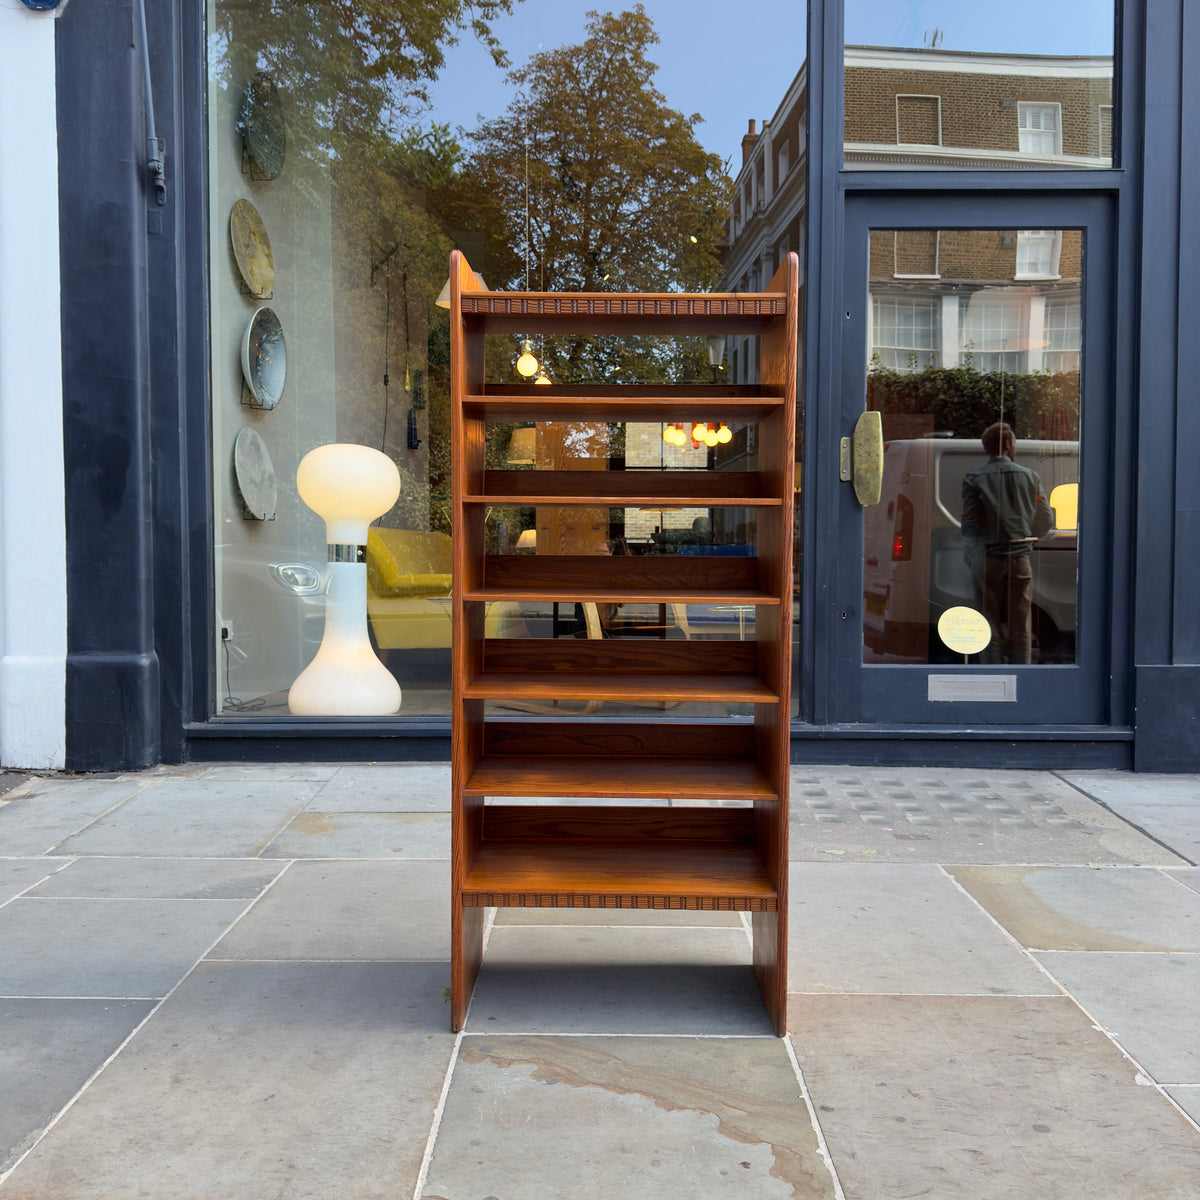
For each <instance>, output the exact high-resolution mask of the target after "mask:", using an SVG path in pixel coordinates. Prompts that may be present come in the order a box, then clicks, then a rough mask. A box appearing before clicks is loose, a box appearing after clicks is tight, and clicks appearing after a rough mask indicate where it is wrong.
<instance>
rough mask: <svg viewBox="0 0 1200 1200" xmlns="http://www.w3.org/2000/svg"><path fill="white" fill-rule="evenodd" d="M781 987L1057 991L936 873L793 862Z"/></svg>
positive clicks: (917, 867) (917, 866) (924, 867)
mask: <svg viewBox="0 0 1200 1200" xmlns="http://www.w3.org/2000/svg"><path fill="white" fill-rule="evenodd" d="M1181 890H1182V889H1181ZM788 990H789V991H790V992H818V993H828V992H850V993H862V992H878V993H898V994H933V995H984V996H988V995H1047V994H1053V992H1054V985H1053V984H1052V983H1051V982H1050V981H1049V980H1048V979H1047V978H1046V976H1045V975H1044V974H1043V972H1041V971H1039V970H1038V968H1037V966H1036V964H1034V963H1033V962H1031V961H1030V960H1029V957H1028V956H1027V955H1026V954H1024V953H1022V951H1021V949H1020V947H1018V946H1017V945H1015V944H1014V943H1013V941H1012V939H1011V938H1009V937H1008V936H1006V935H1005V933H1004V932H1003V930H1001V929H998V928H997V927H996V925H995V923H994V922H993V921H992V920H991V919H990V918H989V917H988V916H987V914H986V913H984V912H981V911H980V909H979V907H978V906H977V905H976V904H975V903H974V902H973V901H972V900H971V898H970V897H969V896H966V895H964V894H963V892H962V890H961V889H960V888H958V887H957V886H956V885H955V883H954V881H953V880H952V879H951V878H950V877H949V876H947V875H946V873H945V872H944V871H943V870H942V869H941V868H940V867H937V866H933V865H931V864H924V863H876V864H875V865H874V866H863V865H861V864H857V863H844V864H843V863H797V864H795V865H794V866H793V867H792V870H791V874H790V881H789V910H788Z"/></svg>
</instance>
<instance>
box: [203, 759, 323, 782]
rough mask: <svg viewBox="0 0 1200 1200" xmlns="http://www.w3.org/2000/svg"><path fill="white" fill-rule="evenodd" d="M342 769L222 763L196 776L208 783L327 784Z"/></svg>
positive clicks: (296, 764) (275, 764)
mask: <svg viewBox="0 0 1200 1200" xmlns="http://www.w3.org/2000/svg"><path fill="white" fill-rule="evenodd" d="M340 769H341V768H340V767H339V766H338V764H337V763H221V764H219V765H217V766H211V767H206V768H204V769H203V770H201V771H198V772H197V773H196V774H197V776H198V778H200V779H203V780H205V781H208V782H222V783H228V782H255V781H259V780H270V781H272V782H274V783H283V782H298V783H325V782H326V781H327V780H330V779H332V778H333V777H334V776H335V775H336V774H337V773H338V771H339V770H340Z"/></svg>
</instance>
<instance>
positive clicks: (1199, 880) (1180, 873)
mask: <svg viewBox="0 0 1200 1200" xmlns="http://www.w3.org/2000/svg"><path fill="white" fill-rule="evenodd" d="M1166 873H1167V874H1168V875H1170V877H1171V878H1172V879H1178V880H1179V882H1180V883H1182V884H1183V886H1184V887H1189V888H1191V889H1192V891H1193V892H1200V867H1179V868H1177V869H1175V870H1171V871H1167V872H1166Z"/></svg>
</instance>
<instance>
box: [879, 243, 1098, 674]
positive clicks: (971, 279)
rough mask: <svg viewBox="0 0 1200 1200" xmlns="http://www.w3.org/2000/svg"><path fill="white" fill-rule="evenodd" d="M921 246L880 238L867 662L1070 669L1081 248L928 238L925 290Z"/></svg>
mask: <svg viewBox="0 0 1200 1200" xmlns="http://www.w3.org/2000/svg"><path fill="white" fill-rule="evenodd" d="M911 232H912V231H898V230H890V229H875V230H872V231H871V250H870V282H869V288H870V301H871V303H870V309H869V311H870V313H871V323H870V332H869V344H868V359H869V361H868V370H867V408H868V409H873V410H876V411H878V412H880V413H881V414H882V420H883V437H884V455H883V493H882V499H881V501H880V503H879V504H877V505H873V506H871V507H869V508H866V509H864V512H863V519H864V555H865V561H864V567H863V661H864V662H867V663H950V662H957V663H963V662H967V663H982V664H994V663H1017V664H1025V663H1031V664H1032V663H1059V664H1061V663H1071V662H1074V661H1075V629H1076V609H1077V578H1078V559H1077V535H1078V524H1079V520H1078V513H1079V480H1080V462H1079V445H1080V441H1079V437H1080V432H1079V431H1080V417H1081V394H1080V374H1079V356H1080V347H1081V346H1082V341H1083V329H1082V323H1081V322H1082V306H1081V303H1080V296H1081V288H1082V284H1083V278H1082V272H1083V235H1082V233H1081V232H1080V231H1079V230H1074V229H1053V230H1016V229H1011V230H998V229H989V230H982V229H973V230H961V229H949V230H936V231H928V237H929V238H930V239H932V241H933V242H935V243H936V261H937V272H936V273H935V274H933V275H931V276H929V277H928V278H924V279H921V280H915V279H914V278H913V277H912V276H911V275H904V274H901V273H899V272H897V270H896V262H897V256H896V246H897V244H898V243H899V242H901V241H902V240H903V239H904V238H905V237H907V236H908V234H909V233H911ZM1023 247H1024V248H1023ZM951 610H955V611H953V612H952V615H951V617H949V618H944V614H946V613H947V612H950V611H951ZM972 631H974V636H975V638H976V639H977V640H975V641H973V640H972Z"/></svg>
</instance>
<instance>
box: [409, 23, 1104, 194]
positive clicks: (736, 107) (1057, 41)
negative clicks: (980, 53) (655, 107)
mask: <svg viewBox="0 0 1200 1200" xmlns="http://www.w3.org/2000/svg"><path fill="white" fill-rule="evenodd" d="M630 7H632V4H625V5H620V4H608V5H606V4H604V3H603V2H602V0H523V2H521V3H516V4H514V9H515V11H514V12H513V14H512V16H510V17H505V18H503V19H502V20H500V21H498V22H497V23H496V32H497V34H498V36H499V38H500V40H501V42H502V43H503V44H504V46H505V47H506V48H507V49H508V52H509V55H510V57H511V58H512V61H513V64H514V65H520V64H521V63H523V62H525V61H526V60H527V59H528V57H529V56H530V55H531V54H535V53H536V52H537V51H538V50H539V49H550V48H552V47H555V46H560V45H563V44H572V43H577V42H580V41H582V40H583V37H584V23H585V20H586V14H587V12H588V11H589V10H591V9H600V10H602V11H604V10H611V11H621V10H622V9H623V8H630ZM806 10H807V4H806V3H805V0H734V2H732V3H731V2H730V0H646V11H647V13H648V14H649V15H650V17H651V19H652V20H653V21H654V25H655V28H656V29H657V30H658V33H659V36H660V37H661V39H662V41H661V42H660V44H659V45H658V46H656V47H654V52H653V54H652V59H653V61H655V62H657V63H658V64H659V71H658V75H657V83H658V88H659V90H660V91H661V92H662V93H663V94H664V95H665V96H666V97H667V101H668V103H669V104H670V105H671V106H672V107H673V108H677V109H679V110H681V111H682V112H686V113H693V112H699V113H701V114H702V115H703V116H704V118H705V120H704V124H702V125H701V126H700V127H699V129H698V131H697V134H698V136H699V138H700V141H701V142H703V144H704V145H705V147H706V148H707V149H709V150H711V151H712V152H713V153H715V154H718V155H720V156H721V158H722V159H725V158H728V159H731V160H732V163H733V169H734V172H735V173H736V171H737V167H738V165H739V164H740V161H741V141H742V134H744V133H745V132H746V125H747V121H748V120H749V118H751V117H753V118H754V119H755V120H757V121H758V122H759V123H760V124H761V122H762V121H763V120H764V119H769V118H770V117H771V116H773V115H774V112H775V109H776V108H777V107H778V105H779V102H780V100H781V99H782V98H783V94H784V92H785V91H786V90H787V87H788V85H789V84H790V83H791V82H792V79H793V78H794V77H795V75H796V72H797V71H798V70H799V69H800V66H801V64H802V63H803V61H804V58H805V35H806V21H807V11H806ZM935 26H937V27H940V28H941V29H942V31H943V41H942V46H943V48H944V49H947V50H992V51H1002V52H1012V53H1026V54H1111V53H1112V27H1113V0H991V2H990V3H984V2H981V0H846V39H847V41H849V42H850V43H852V44H860V45H872V46H888V45H892V46H920V45H921V44H922V38H923V34H924V32H925V31H926V30H932V29H933V28H934V27H935ZM511 96H512V93H511V89H510V88H509V86H508V84H507V83H506V81H505V73H504V72H503V71H500V70H497V68H496V67H495V66H493V65H492V61H491V59H490V58H489V57H488V55H487V54H486V53H485V52H484V51H483V50H482V49H481V48H480V47H479V45H478V44H477V43H476V42H475V40H474V39H473V38H471V37H470V36H469V35H464V37H463V39H462V41H461V42H460V44H459V45H458V46H457V47H454V48H452V49H451V50H450V52H449V54H448V55H447V64H446V68H445V70H444V71H443V73H442V77H441V79H440V80H439V81H438V82H437V83H436V84H435V85H434V86H433V88H432V89H431V98H432V99H433V103H434V111H433V113H432V114H431V115H432V117H433V119H434V120H437V121H448V122H449V123H450V125H451V126H452V127H456V126H460V125H461V126H464V127H466V128H468V129H470V128H473V127H474V125H475V124H476V115H477V114H479V113H482V114H484V115H485V116H495V115H498V114H499V113H501V112H503V111H504V109H505V108H506V107H507V105H508V102H509V100H510V99H511Z"/></svg>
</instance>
